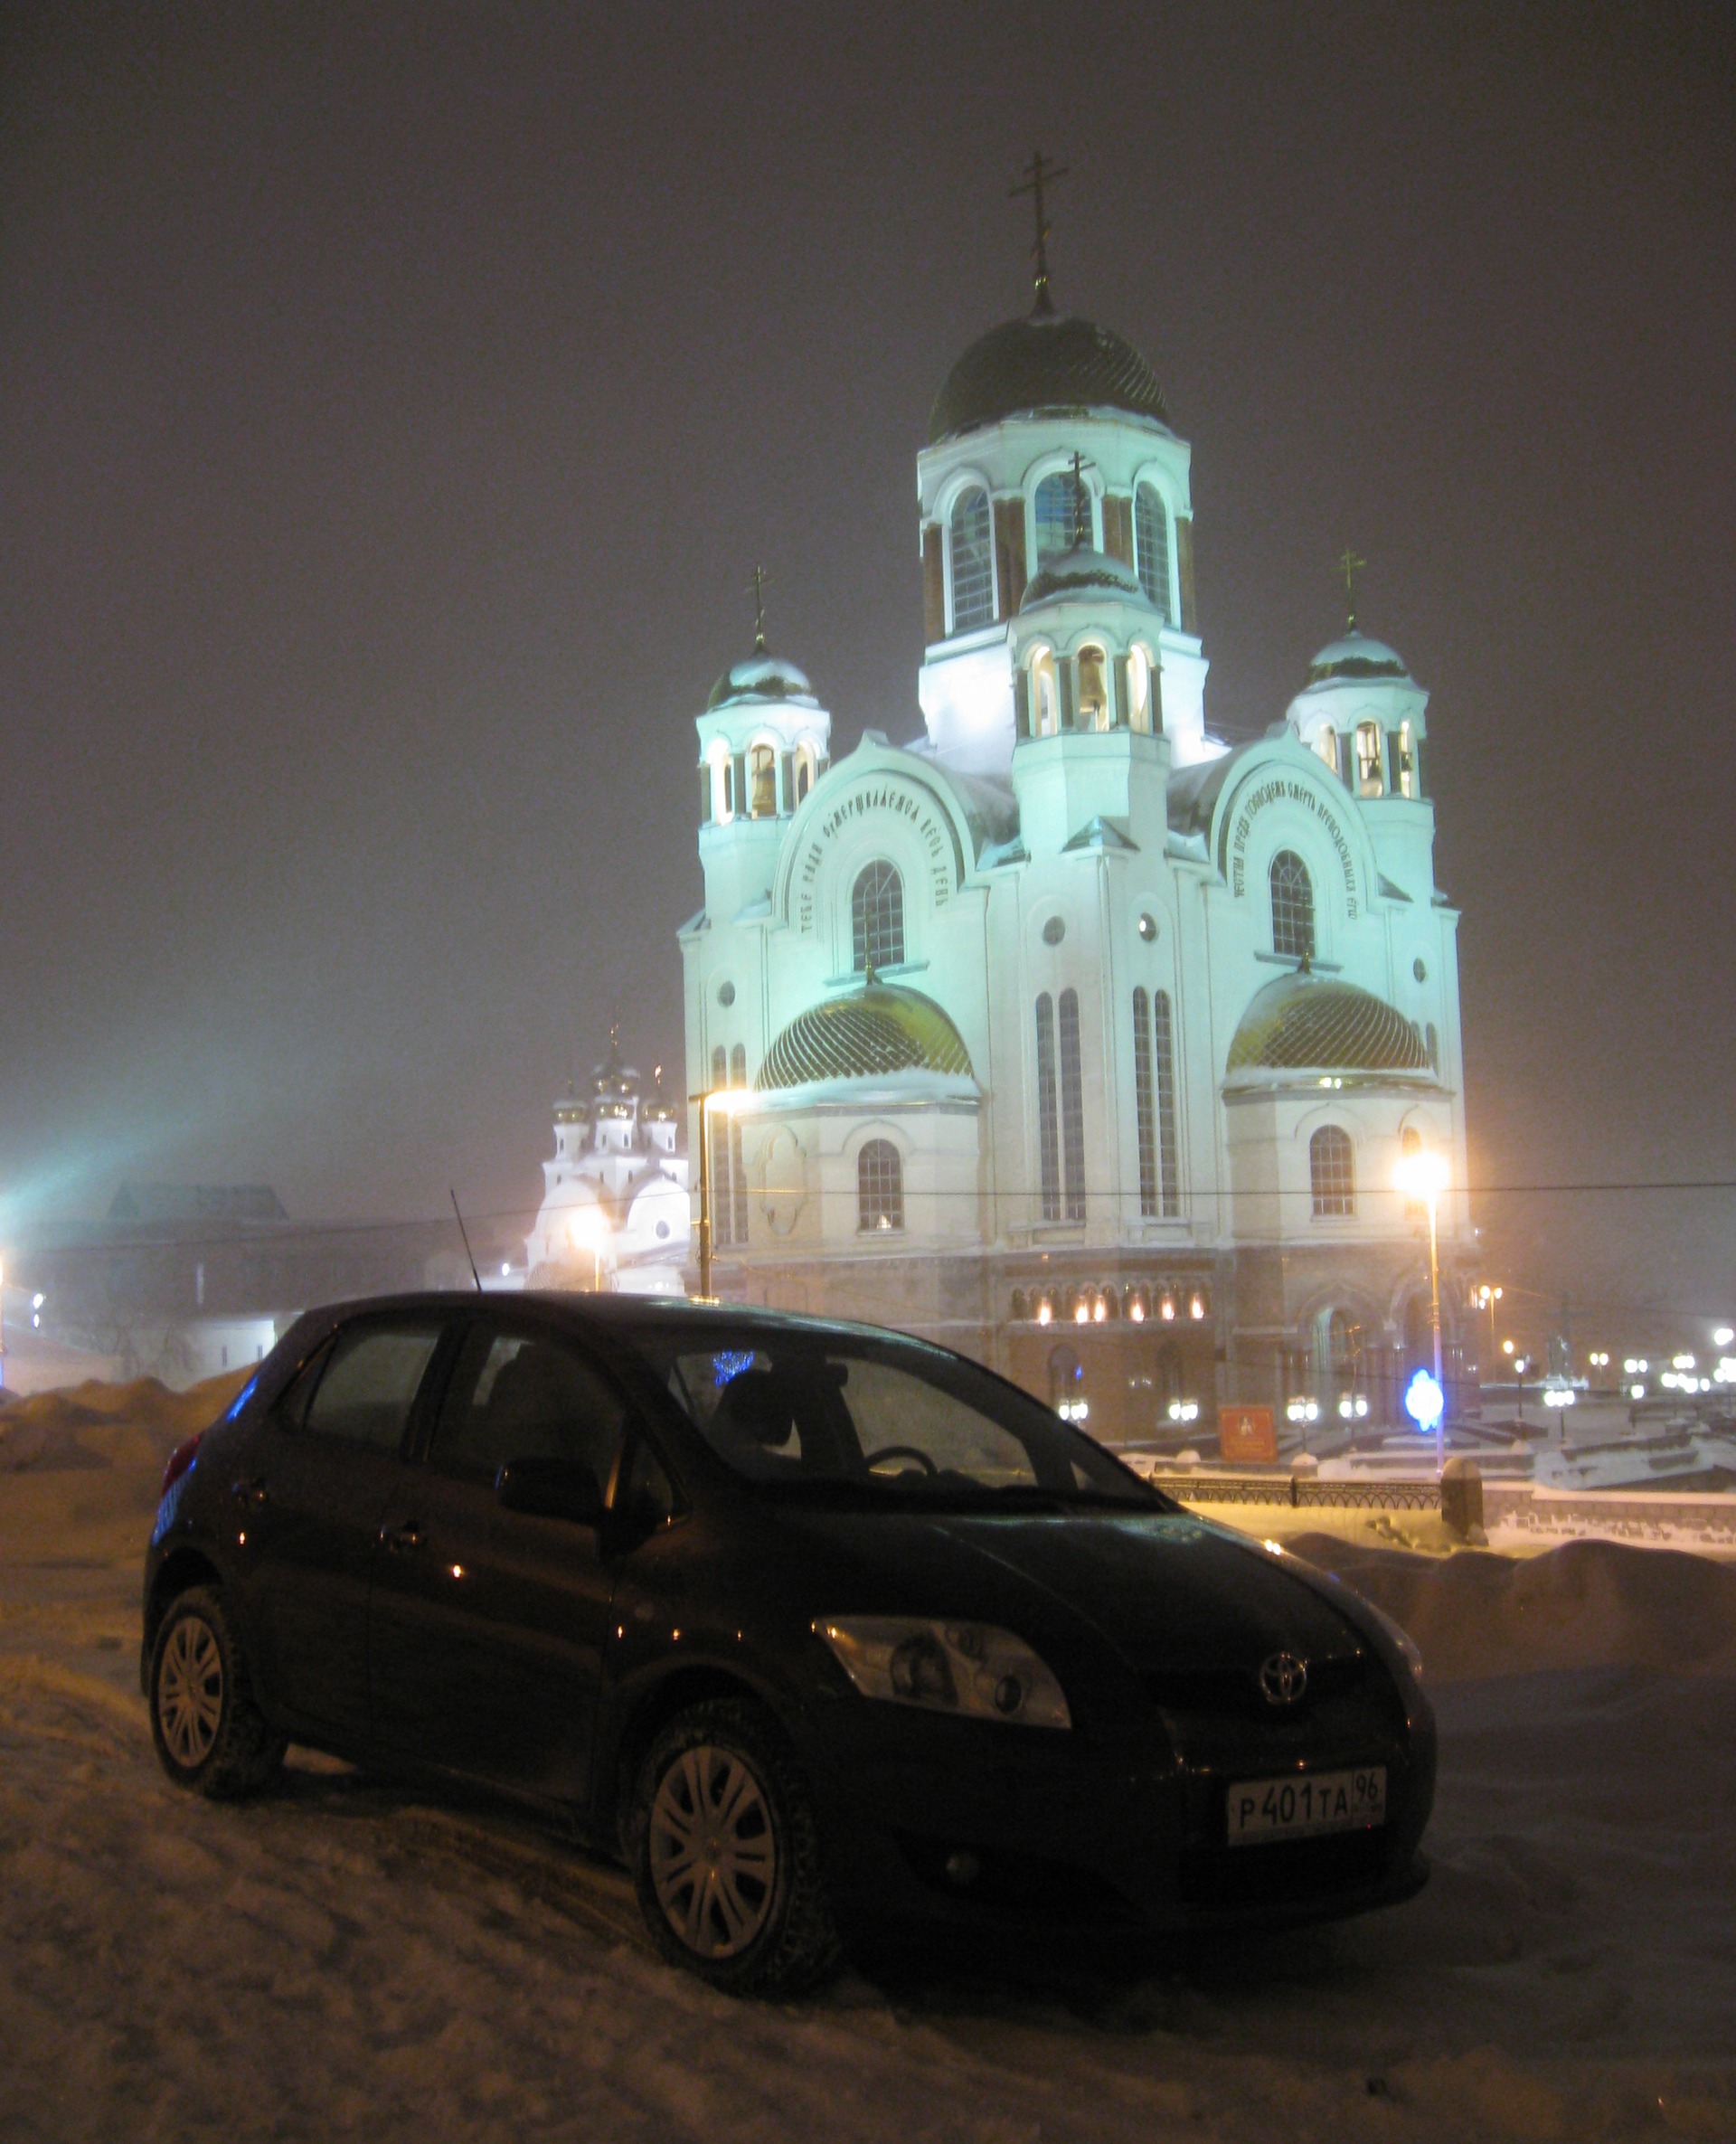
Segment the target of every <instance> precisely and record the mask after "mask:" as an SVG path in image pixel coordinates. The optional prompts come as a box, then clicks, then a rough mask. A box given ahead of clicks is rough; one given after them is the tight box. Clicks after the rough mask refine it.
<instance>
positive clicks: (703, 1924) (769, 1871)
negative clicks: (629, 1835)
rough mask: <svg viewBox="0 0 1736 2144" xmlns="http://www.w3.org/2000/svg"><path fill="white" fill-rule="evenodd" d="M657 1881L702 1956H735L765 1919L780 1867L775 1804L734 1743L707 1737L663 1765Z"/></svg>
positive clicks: (678, 1927)
mask: <svg viewBox="0 0 1736 2144" xmlns="http://www.w3.org/2000/svg"><path fill="white" fill-rule="evenodd" d="M650 1845H651V1883H652V1887H653V1889H654V1890H655V1891H656V1894H657V1903H658V1904H659V1905H660V1906H661V1907H662V1908H663V1910H664V1913H665V1915H666V1917H667V1919H668V1922H669V1925H670V1927H671V1928H673V1929H674V1930H675V1933H676V1934H677V1935H678V1936H679V1937H680V1938H681V1940H682V1941H683V1942H684V1944H685V1945H686V1946H687V1948H688V1950H691V1951H693V1953H694V1954H695V1956H697V1957H700V1958H732V1957H734V1955H735V1954H736V1952H737V1951H738V1950H745V1949H746V1948H747V1946H748V1945H749V1944H750V1942H752V1941H753V1939H754V1938H755V1936H757V1935H758V1934H759V1932H760V1930H761V1929H762V1928H763V1927H764V1926H765V1924H766V1916H767V1914H768V1913H770V1911H771V1896H772V1889H773V1886H774V1884H775V1883H776V1880H777V1874H778V1849H777V1845H776V1842H775V1841H774V1839H773V1837H772V1830H771V1811H770V1810H769V1809H768V1808H767V1806H766V1798H765V1795H764V1793H763V1792H762V1791H761V1790H760V1782H759V1780H757V1779H755V1778H754V1776H753V1774H752V1772H750V1771H749V1770H748V1768H747V1766H746V1765H745V1764H744V1763H743V1762H742V1761H741V1758H740V1757H738V1756H737V1755H736V1754H735V1752H733V1751H732V1750H719V1749H713V1748H712V1746H711V1744H710V1743H703V1744H702V1745H701V1746H700V1747H699V1748H698V1749H696V1750H688V1751H686V1752H684V1754H683V1755H682V1756H681V1757H680V1758H679V1759H678V1760H677V1761H676V1762H675V1763H674V1764H672V1765H671V1766H670V1767H669V1769H668V1771H666V1772H665V1773H664V1775H663V1779H662V1780H661V1782H660V1783H659V1785H658V1788H657V1792H656V1799H655V1800H654V1801H653V1802H652V1804H651V1839H650Z"/></svg>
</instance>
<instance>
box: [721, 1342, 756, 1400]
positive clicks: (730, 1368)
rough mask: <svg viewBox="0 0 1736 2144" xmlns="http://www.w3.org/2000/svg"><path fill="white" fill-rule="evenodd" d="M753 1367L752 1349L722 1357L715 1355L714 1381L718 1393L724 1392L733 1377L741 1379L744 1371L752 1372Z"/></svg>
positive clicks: (737, 1351) (735, 1351) (726, 1353)
mask: <svg viewBox="0 0 1736 2144" xmlns="http://www.w3.org/2000/svg"><path fill="white" fill-rule="evenodd" d="M752 1367H753V1350H752V1348H751V1347H750V1348H747V1349H745V1350H742V1349H740V1348H738V1349H735V1350H733V1351H730V1352H725V1353H724V1354H722V1355H713V1356H712V1381H713V1383H714V1384H716V1386H717V1389H718V1391H719V1392H722V1389H723V1387H724V1386H725V1385H726V1384H728V1383H729V1382H730V1380H731V1377H739V1376H740V1375H741V1373H742V1371H743V1370H750V1369H752Z"/></svg>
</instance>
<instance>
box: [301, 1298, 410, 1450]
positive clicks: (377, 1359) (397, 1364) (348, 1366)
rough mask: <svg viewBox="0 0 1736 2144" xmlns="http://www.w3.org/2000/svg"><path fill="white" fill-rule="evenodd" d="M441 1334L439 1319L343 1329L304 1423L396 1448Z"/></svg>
mask: <svg viewBox="0 0 1736 2144" xmlns="http://www.w3.org/2000/svg"><path fill="white" fill-rule="evenodd" d="M439 1336H440V1328H439V1325H438V1324H418V1325H408V1326H406V1325H390V1326H363V1327H356V1328H353V1329H352V1330H351V1331H349V1332H347V1333H340V1334H339V1335H338V1337H337V1339H336V1341H335V1343H334V1345H333V1347H332V1351H331V1353H330V1354H329V1355H327V1357H326V1358H325V1368H324V1369H323V1370H322V1371H321V1372H320V1374H319V1383H318V1384H316V1386H315V1388H314V1394H313V1398H312V1399H311V1401H309V1403H308V1406H307V1414H306V1416H305V1417H304V1418H303V1426H304V1427H305V1428H306V1429H307V1430H308V1431H311V1432H312V1433H313V1434H314V1435H315V1436H321V1437H341V1438H343V1439H344V1440H345V1441H346V1442H347V1443H351V1444H371V1445H373V1446H374V1447H376V1448H377V1449H378V1450H382V1451H396V1450H398V1448H399V1446H400V1445H401V1443H402V1441H403V1436H404V1429H405V1426H406V1424H407V1423H408V1422H409V1421H410V1408H411V1407H412V1406H413V1405H414V1404H415V1401H416V1394H417V1392H418V1391H419V1390H420V1385H421V1382H422V1379H423V1377H424V1376H425V1375H426V1374H427V1373H428V1365H429V1356H430V1355H432V1354H433V1353H434V1349H435V1346H436V1344H437V1343H438V1341H439Z"/></svg>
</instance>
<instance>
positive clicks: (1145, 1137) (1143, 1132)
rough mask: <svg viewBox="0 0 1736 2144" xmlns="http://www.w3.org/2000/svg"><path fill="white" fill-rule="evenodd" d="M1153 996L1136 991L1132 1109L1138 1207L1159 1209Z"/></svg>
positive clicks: (1145, 1210) (1144, 1210)
mask: <svg viewBox="0 0 1736 2144" xmlns="http://www.w3.org/2000/svg"><path fill="white" fill-rule="evenodd" d="M1150 1019H1151V1000H1150V999H1149V998H1148V997H1147V996H1146V993H1145V992H1144V991H1143V990H1136V991H1135V992H1134V994H1133V1110H1134V1117H1135V1120H1136V1124H1137V1130H1138V1135H1139V1211H1140V1213H1141V1214H1144V1215H1145V1216H1146V1218H1149V1217H1150V1216H1151V1215H1152V1214H1156V1211H1157V1135H1156V1119H1154V1117H1153V1115H1152V1107H1151V1027H1150V1025H1149V1023H1150Z"/></svg>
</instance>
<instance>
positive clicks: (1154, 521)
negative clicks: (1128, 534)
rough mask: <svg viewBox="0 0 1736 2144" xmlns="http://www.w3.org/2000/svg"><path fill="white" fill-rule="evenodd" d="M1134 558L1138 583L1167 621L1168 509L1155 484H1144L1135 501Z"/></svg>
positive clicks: (1148, 599) (1168, 619) (1168, 617)
mask: <svg viewBox="0 0 1736 2144" xmlns="http://www.w3.org/2000/svg"><path fill="white" fill-rule="evenodd" d="M1133 547H1134V560H1135V563H1136V565H1137V569H1138V573H1139V585H1140V587H1141V588H1143V589H1144V590H1145V591H1146V600H1147V601H1148V602H1151V603H1154V604H1155V605H1156V608H1157V609H1158V612H1159V613H1160V615H1161V616H1162V618H1163V619H1164V622H1165V625H1167V624H1168V623H1169V622H1170V616H1169V509H1168V508H1167V507H1166V506H1165V504H1164V495H1163V493H1162V492H1160V491H1159V490H1158V488H1157V486H1156V485H1155V484H1142V485H1141V486H1139V489H1138V491H1137V494H1136V495H1135V497H1134V502H1133Z"/></svg>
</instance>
